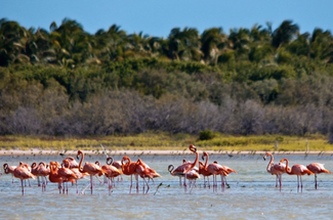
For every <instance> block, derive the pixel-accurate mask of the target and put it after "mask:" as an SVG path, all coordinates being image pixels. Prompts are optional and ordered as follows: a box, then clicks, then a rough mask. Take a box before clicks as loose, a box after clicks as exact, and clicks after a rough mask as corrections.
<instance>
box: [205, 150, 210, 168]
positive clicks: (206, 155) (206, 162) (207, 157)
mask: <svg viewBox="0 0 333 220" xmlns="http://www.w3.org/2000/svg"><path fill="white" fill-rule="evenodd" d="M205 157H206V161H205V165H204V167H205V169H207V164H208V159H209V156H208V154H207V153H205Z"/></svg>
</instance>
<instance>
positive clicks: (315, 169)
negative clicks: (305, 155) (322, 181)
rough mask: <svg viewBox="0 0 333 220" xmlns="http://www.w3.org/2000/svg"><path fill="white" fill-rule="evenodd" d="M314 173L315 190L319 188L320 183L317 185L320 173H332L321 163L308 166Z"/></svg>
mask: <svg viewBox="0 0 333 220" xmlns="http://www.w3.org/2000/svg"><path fill="white" fill-rule="evenodd" d="M306 167H307V168H308V169H309V170H310V171H311V172H312V173H314V176H315V189H317V188H318V183H317V174H319V173H331V171H329V170H327V169H326V168H325V167H324V164H321V163H310V164H309V165H307V166H306Z"/></svg>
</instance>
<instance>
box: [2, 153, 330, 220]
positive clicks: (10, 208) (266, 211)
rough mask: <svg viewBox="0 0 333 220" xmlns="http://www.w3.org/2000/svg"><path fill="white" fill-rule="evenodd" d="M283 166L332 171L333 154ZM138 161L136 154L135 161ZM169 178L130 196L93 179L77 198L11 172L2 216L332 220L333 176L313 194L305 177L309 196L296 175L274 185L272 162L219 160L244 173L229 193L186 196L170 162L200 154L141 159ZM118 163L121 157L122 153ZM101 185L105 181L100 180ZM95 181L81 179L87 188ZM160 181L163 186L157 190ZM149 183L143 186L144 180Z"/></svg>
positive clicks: (200, 188) (121, 186)
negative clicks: (25, 182)
mask: <svg viewBox="0 0 333 220" xmlns="http://www.w3.org/2000/svg"><path fill="white" fill-rule="evenodd" d="M275 157H276V158H275V159H276V161H278V160H279V159H281V158H283V157H287V158H288V159H289V160H290V163H291V164H295V163H301V164H304V165H307V164H309V163H311V162H319V163H323V164H325V167H326V168H327V169H329V170H332V171H333V161H332V159H333V158H332V156H331V155H328V154H327V155H325V154H321V155H310V156H305V155H276V156H275ZM137 158H138V156H131V159H132V160H136V159H137ZM140 158H141V159H143V160H144V161H145V162H146V163H147V164H148V165H149V166H150V167H152V168H153V169H155V170H157V172H159V173H160V174H161V175H162V177H161V178H157V179H156V180H155V183H154V184H153V183H150V186H151V187H150V190H149V192H148V194H143V193H142V188H141V187H140V191H139V193H136V191H135V189H134V188H133V189H132V191H131V193H130V191H129V185H130V178H129V177H127V176H123V180H122V181H119V182H116V187H114V188H113V191H112V193H111V195H109V194H108V190H107V185H106V184H100V183H99V181H98V180H97V179H94V193H93V195H91V194H90V189H87V190H86V191H85V194H76V188H75V186H70V187H69V194H68V195H63V194H58V188H57V184H53V183H48V184H47V187H46V192H42V190H41V188H40V187H38V186H37V181H36V180H31V185H32V186H31V187H26V190H25V195H24V196H22V195H21V186H20V182H19V180H18V179H14V183H13V184H12V182H11V181H12V179H11V178H12V177H11V175H2V176H1V177H0V198H1V199H0V218H1V219H69V218H75V219H77V218H81V219H106V218H108V219H110V218H112V219H130V218H133V219H277V218H280V217H284V218H288V219H312V218H314V217H315V218H316V219H331V218H332V214H333V211H332V208H331V207H332V205H333V202H332V198H333V179H332V175H331V174H320V175H318V181H319V187H318V189H317V190H315V189H314V176H304V177H303V185H304V188H303V191H302V192H298V191H297V182H296V176H288V175H283V187H282V190H281V191H279V189H277V188H275V176H272V175H270V174H268V173H267V172H266V166H267V163H268V161H267V160H266V161H264V160H263V159H262V155H234V156H233V157H228V156H227V155H212V156H211V158H210V161H213V160H217V161H218V162H219V163H221V164H224V165H227V166H229V167H231V168H233V169H235V170H237V172H238V173H237V174H234V173H232V174H230V175H229V176H228V177H227V181H228V184H229V186H230V188H226V189H224V190H222V188H221V187H220V186H219V187H218V189H217V191H216V192H215V191H213V189H212V188H207V187H206V188H205V187H204V182H203V178H200V179H198V181H197V183H196V187H195V188H193V189H192V190H189V189H188V190H187V191H185V190H184V189H183V188H181V187H180V186H179V179H178V178H177V177H173V176H171V175H170V174H169V173H168V171H167V167H168V165H169V164H174V165H175V166H178V165H179V164H180V163H181V161H182V159H183V158H185V159H188V160H192V161H193V159H194V158H193V155H173V156H156V155H155V156H152V155H150V156H144V155H141V156H140ZM61 159H62V158H61V157H60V156H58V157H56V156H20V157H11V156H2V157H0V163H1V164H3V163H6V162H7V163H9V165H17V164H18V162H19V161H24V162H27V163H28V164H31V163H32V162H33V161H36V162H39V161H46V162H49V161H51V160H58V161H61ZM115 159H116V160H120V157H117V156H115ZM96 160H99V161H101V162H103V161H104V160H105V157H104V156H102V155H101V156H90V157H86V158H85V161H89V162H95V161H96ZM101 180H103V179H102V178H101ZM88 183H89V179H88V178H87V179H83V180H80V181H79V182H78V187H79V189H80V191H81V190H83V189H84V188H85V187H86V186H87V184H88ZM160 183H162V185H161V186H160V187H157V186H158V185H159V184H160ZM140 186H142V182H140Z"/></svg>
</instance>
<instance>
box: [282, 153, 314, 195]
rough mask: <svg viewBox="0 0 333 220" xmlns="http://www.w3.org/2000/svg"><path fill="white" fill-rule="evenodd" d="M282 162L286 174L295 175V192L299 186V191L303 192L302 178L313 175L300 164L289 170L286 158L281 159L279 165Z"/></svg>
mask: <svg viewBox="0 0 333 220" xmlns="http://www.w3.org/2000/svg"><path fill="white" fill-rule="evenodd" d="M284 161H285V162H286V173H288V174H289V175H297V190H298V191H299V187H300V186H301V191H302V190H303V181H302V176H303V175H305V174H307V175H311V174H314V173H313V172H312V171H311V170H309V169H308V168H307V167H306V166H304V165H302V164H295V165H293V166H292V167H291V169H288V164H289V161H288V159H287V158H283V159H281V160H280V162H281V163H282V162H284Z"/></svg>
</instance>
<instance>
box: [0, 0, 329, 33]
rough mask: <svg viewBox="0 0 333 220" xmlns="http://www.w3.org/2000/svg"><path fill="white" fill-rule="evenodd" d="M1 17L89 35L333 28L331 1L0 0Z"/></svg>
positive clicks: (45, 27) (36, 25) (28, 26)
mask: <svg viewBox="0 0 333 220" xmlns="http://www.w3.org/2000/svg"><path fill="white" fill-rule="evenodd" d="M0 5H1V6H0V18H6V19H8V20H14V21H17V22H19V23H20V25H22V26H24V27H26V28H30V27H34V28H39V27H40V28H44V29H46V30H49V26H50V24H51V23H52V22H53V21H55V22H56V23H57V24H58V25H60V24H61V21H62V20H63V19H64V18H69V19H73V20H75V21H77V22H78V23H80V24H81V25H82V26H83V28H84V30H85V31H87V32H89V33H92V34H94V33H95V32H96V31H97V30H99V29H104V30H107V29H108V28H109V27H110V26H111V25H113V24H116V25H118V26H120V27H121V29H122V30H124V31H126V33H127V34H132V33H139V32H143V33H144V34H148V35H151V36H156V37H167V36H168V35H169V33H170V31H171V29H172V28H175V27H179V28H184V27H190V28H196V29H198V31H199V33H202V32H203V31H204V30H206V29H208V28H211V27H222V28H223V30H224V32H225V33H229V30H230V29H233V28H241V27H242V28H251V27H252V26H254V25H255V24H259V25H263V26H266V22H271V23H272V27H273V30H274V29H276V28H277V27H278V26H279V25H280V24H281V23H282V21H284V20H292V21H293V22H294V23H295V24H298V25H299V27H300V30H301V32H302V33H304V32H310V33H312V31H313V30H314V29H315V28H317V27H319V28H321V29H323V30H330V31H331V32H332V30H333V12H332V10H333V0H319V1H318V0H317V1H312V0H302V1H301V0H253V1H250V0H233V1H224V0H205V1H204V0H202V1H199V0H166V1H162V0H160V1H159V0H142V1H138V0H116V1H114V0H94V1H92V0H90V1H88V0H54V1H52V0H0Z"/></svg>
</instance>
